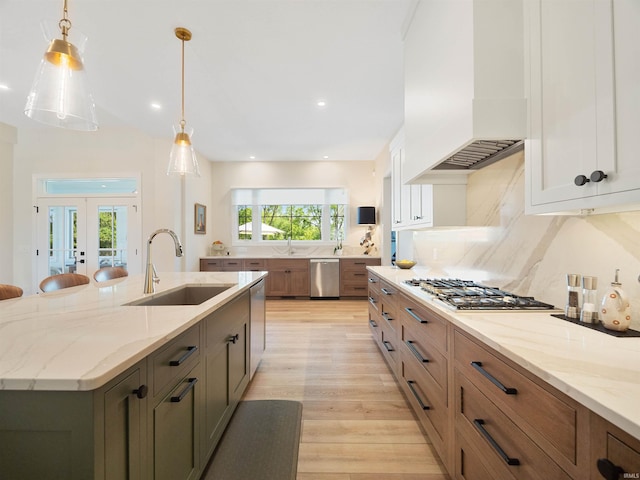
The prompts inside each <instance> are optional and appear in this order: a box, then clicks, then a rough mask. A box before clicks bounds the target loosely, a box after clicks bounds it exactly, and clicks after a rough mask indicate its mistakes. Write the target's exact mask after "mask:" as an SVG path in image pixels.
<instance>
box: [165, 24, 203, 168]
mask: <svg viewBox="0 0 640 480" xmlns="http://www.w3.org/2000/svg"><path fill="white" fill-rule="evenodd" d="M175 33H176V37H178V38H179V39H180V40H182V112H181V113H182V116H181V117H180V123H179V124H178V125H175V126H174V127H173V133H174V134H175V140H174V141H173V146H172V147H171V154H170V155H169V168H168V169H167V175H171V174H178V175H185V174H188V175H195V176H197V177H199V176H200V169H199V167H198V158H197V156H196V151H195V149H194V148H193V145H192V144H191V137H192V136H193V128H190V127H186V124H187V122H186V121H185V119H184V42H188V41H189V40H191V32H190V31H189V30H187V29H186V28H183V27H178V28H176V30H175Z"/></svg>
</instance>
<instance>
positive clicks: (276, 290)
mask: <svg viewBox="0 0 640 480" xmlns="http://www.w3.org/2000/svg"><path fill="white" fill-rule="evenodd" d="M266 267H267V270H268V271H269V275H268V276H267V284H266V295H267V297H308V296H309V294H310V289H309V260H308V259H306V258H269V259H267V260H266Z"/></svg>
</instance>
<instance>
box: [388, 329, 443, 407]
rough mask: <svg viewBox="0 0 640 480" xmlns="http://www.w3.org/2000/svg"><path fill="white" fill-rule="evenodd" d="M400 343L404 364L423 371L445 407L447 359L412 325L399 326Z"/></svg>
mask: <svg viewBox="0 0 640 480" xmlns="http://www.w3.org/2000/svg"><path fill="white" fill-rule="evenodd" d="M400 343H401V348H402V351H403V358H404V357H406V360H405V363H413V364H414V365H415V366H416V367H417V368H419V369H421V370H424V372H425V374H426V375H428V376H429V377H430V379H431V381H432V382H433V389H434V390H436V391H437V393H438V396H439V397H440V398H441V400H442V403H443V404H445V405H447V359H446V357H445V356H444V355H442V353H440V352H439V351H438V350H437V349H436V348H434V347H433V344H432V343H430V342H428V341H426V340H425V338H424V334H423V332H421V331H420V328H419V327H418V328H415V327H414V326H413V325H411V324H409V325H406V324H405V323H404V321H403V322H402V324H401V335H400Z"/></svg>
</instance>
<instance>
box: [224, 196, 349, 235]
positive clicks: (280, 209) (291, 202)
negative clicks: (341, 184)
mask: <svg viewBox="0 0 640 480" xmlns="http://www.w3.org/2000/svg"><path fill="white" fill-rule="evenodd" d="M232 199H233V202H232V203H233V216H234V219H235V221H234V222H233V228H234V235H233V238H234V239H235V242H237V243H252V244H266V243H271V242H277V241H280V242H282V241H285V240H288V239H291V240H292V241H297V242H321V243H326V244H329V243H331V244H335V243H336V242H337V241H341V240H342V239H343V238H344V236H345V235H344V232H345V228H346V225H345V220H346V218H345V212H346V211H347V208H346V199H347V192H346V190H345V189H342V188H329V189H327V188H312V189H236V190H233V191H232Z"/></svg>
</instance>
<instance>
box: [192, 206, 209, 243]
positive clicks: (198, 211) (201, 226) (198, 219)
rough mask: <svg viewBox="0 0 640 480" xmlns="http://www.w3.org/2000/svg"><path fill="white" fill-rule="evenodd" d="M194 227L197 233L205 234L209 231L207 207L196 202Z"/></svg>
mask: <svg viewBox="0 0 640 480" xmlns="http://www.w3.org/2000/svg"><path fill="white" fill-rule="evenodd" d="M194 219H195V220H194V229H193V231H194V232H195V233H200V234H203V235H204V234H205V233H207V207H206V206H204V205H201V204H199V203H196V205H195V216H194Z"/></svg>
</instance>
